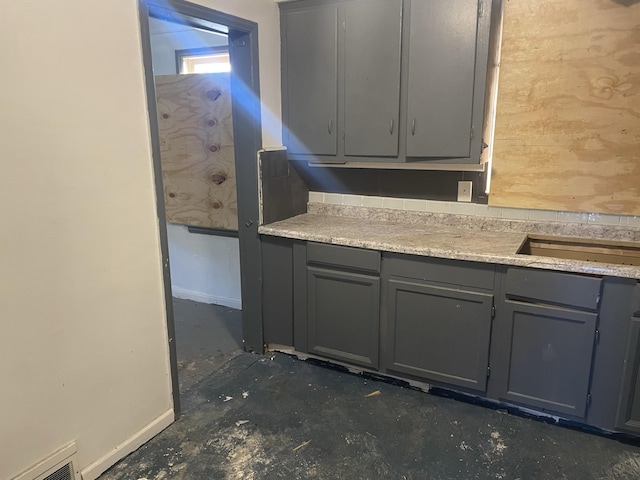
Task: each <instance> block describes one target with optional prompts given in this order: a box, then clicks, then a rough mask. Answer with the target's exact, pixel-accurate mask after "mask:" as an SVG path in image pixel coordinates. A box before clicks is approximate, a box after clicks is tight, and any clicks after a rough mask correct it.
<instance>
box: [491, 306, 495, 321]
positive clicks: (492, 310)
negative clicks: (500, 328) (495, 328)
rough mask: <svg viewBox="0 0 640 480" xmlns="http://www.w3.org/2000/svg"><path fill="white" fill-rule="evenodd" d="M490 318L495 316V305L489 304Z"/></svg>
mask: <svg viewBox="0 0 640 480" xmlns="http://www.w3.org/2000/svg"><path fill="white" fill-rule="evenodd" d="M491 318H496V306H495V305H491Z"/></svg>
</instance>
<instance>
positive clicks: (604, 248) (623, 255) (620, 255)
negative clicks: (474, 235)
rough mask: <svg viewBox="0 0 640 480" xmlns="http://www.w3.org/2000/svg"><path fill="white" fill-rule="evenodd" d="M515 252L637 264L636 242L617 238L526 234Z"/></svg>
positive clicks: (639, 245)
mask: <svg viewBox="0 0 640 480" xmlns="http://www.w3.org/2000/svg"><path fill="white" fill-rule="evenodd" d="M516 253H518V254H522V255H539V256H542V257H553V258H564V259H570V260H582V261H587V262H600V263H614V264H617V265H633V266H640V243H636V242H624V241H617V240H596V239H591V238H575V237H573V238H572V237H556V236H545V235H527V237H526V238H525V240H524V242H523V243H522V245H521V246H520V248H519V249H518V251H517V252H516Z"/></svg>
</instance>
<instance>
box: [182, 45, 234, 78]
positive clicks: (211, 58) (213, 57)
mask: <svg viewBox="0 0 640 480" xmlns="http://www.w3.org/2000/svg"><path fill="white" fill-rule="evenodd" d="M176 66H177V69H178V73H220V72H230V71H231V63H230V62H229V49H228V48H227V47H205V48H194V49H190V50H176Z"/></svg>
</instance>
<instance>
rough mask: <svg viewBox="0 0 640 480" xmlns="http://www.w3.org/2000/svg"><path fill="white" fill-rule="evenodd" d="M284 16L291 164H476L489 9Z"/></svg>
mask: <svg viewBox="0 0 640 480" xmlns="http://www.w3.org/2000/svg"><path fill="white" fill-rule="evenodd" d="M280 9H281V12H282V13H281V18H282V21H281V25H282V64H283V69H282V89H283V90H282V93H283V95H282V97H283V120H284V122H283V123H284V131H283V138H284V142H285V144H286V145H287V146H288V148H289V153H290V155H291V157H292V158H297V159H305V160H310V161H314V162H330V163H345V162H367V161H370V162H375V161H378V162H380V161H383V162H391V161H393V162H405V161H429V162H432V163H478V162H479V161H480V154H481V146H482V128H483V121H484V102H485V87H486V76H487V64H488V54H489V52H488V50H489V36H490V23H491V22H490V20H491V1H490V0H366V1H365V0H342V1H340V0H333V1H326V2H321V1H319V0H298V1H294V2H284V3H280Z"/></svg>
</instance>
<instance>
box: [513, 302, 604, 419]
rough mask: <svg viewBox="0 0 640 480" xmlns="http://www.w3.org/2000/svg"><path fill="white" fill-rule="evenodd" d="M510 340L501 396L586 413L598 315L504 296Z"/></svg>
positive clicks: (560, 410)
mask: <svg viewBox="0 0 640 480" xmlns="http://www.w3.org/2000/svg"><path fill="white" fill-rule="evenodd" d="M504 315H505V318H506V319H507V321H508V326H507V328H508V335H507V337H508V338H509V339H510V341H509V343H508V344H507V345H506V348H507V356H506V359H505V360H506V363H505V364H504V365H502V368H505V369H506V372H507V381H506V383H505V384H504V385H503V391H502V394H501V399H503V400H507V401H510V402H514V403H517V404H522V405H527V406H530V407H536V408H538V409H543V410H545V411H550V412H557V413H564V414H567V415H571V416H574V417H584V416H585V412H586V407H587V401H588V393H589V379H590V374H591V361H592V356H593V346H594V334H595V330H596V321H597V318H598V315H597V314H596V313H592V312H579V311H571V310H566V309H563V308H559V307H554V306H547V305H535V304H526V303H519V302H513V301H507V302H506V304H505V311H504Z"/></svg>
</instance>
